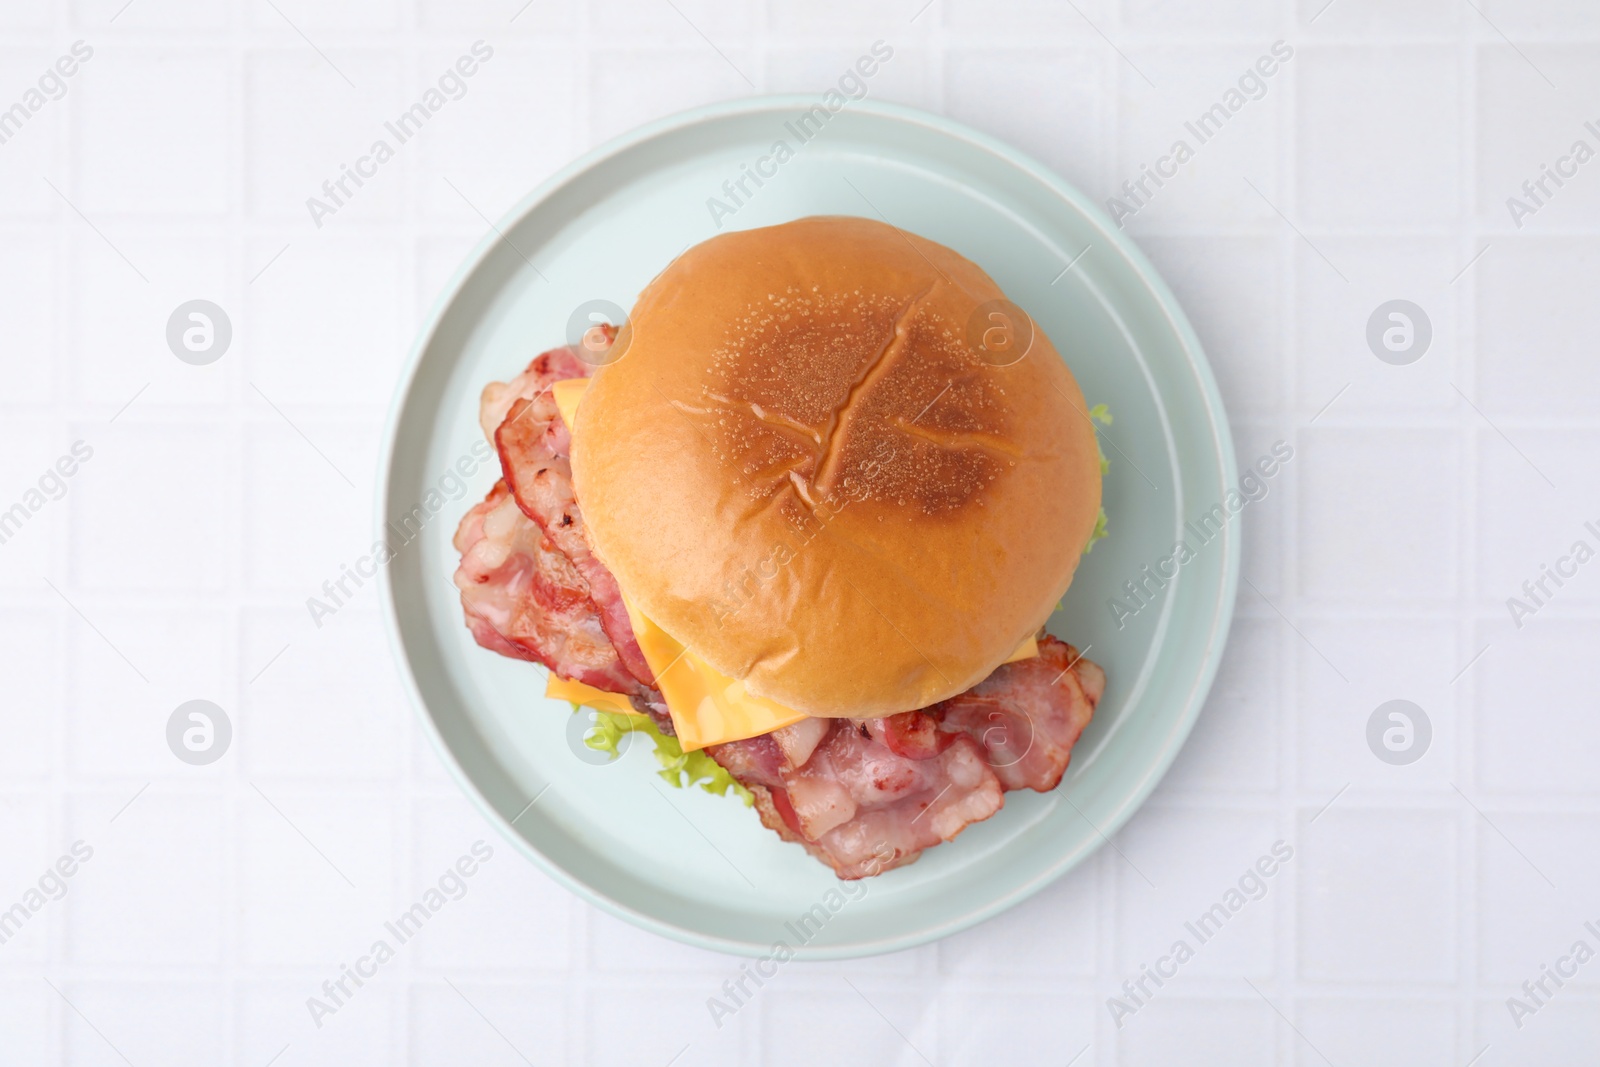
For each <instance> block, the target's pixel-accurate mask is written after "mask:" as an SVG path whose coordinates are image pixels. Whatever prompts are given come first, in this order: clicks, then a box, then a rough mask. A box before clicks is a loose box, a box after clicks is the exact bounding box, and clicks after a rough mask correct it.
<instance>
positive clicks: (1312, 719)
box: [1295, 618, 1464, 796]
mask: <svg viewBox="0 0 1600 1067" xmlns="http://www.w3.org/2000/svg"><path fill="white" fill-rule="evenodd" d="M1296 625H1297V626H1298V627H1299V628H1300V631H1301V633H1303V634H1304V635H1305V640H1301V639H1300V638H1299V637H1296V638H1295V654H1296V657H1297V660H1298V664H1299V667H1298V670H1297V672H1296V675H1297V678H1298V689H1299V691H1298V693H1297V695H1296V697H1295V711H1296V715H1297V722H1298V727H1297V729H1298V743H1297V745H1296V750H1297V753H1298V774H1299V779H1300V782H1301V784H1302V785H1305V786H1309V787H1311V788H1313V789H1315V790H1319V791H1326V793H1327V794H1328V795H1329V796H1332V795H1333V793H1334V792H1335V791H1336V790H1338V789H1339V788H1340V787H1342V786H1344V785H1345V784H1347V783H1350V782H1355V783H1357V785H1358V786H1360V785H1371V786H1378V787H1382V788H1388V789H1430V788H1439V789H1447V788H1448V787H1449V783H1450V782H1451V781H1453V780H1455V778H1456V775H1457V771H1456V748H1457V732H1458V731H1457V726H1456V718H1457V716H1456V707H1457V694H1458V693H1459V692H1460V689H1459V687H1458V686H1455V685H1452V684H1451V679H1452V678H1454V677H1455V675H1456V674H1457V672H1458V671H1459V670H1460V668H1461V666H1462V663H1463V662H1464V661H1463V660H1462V658H1461V655H1460V652H1459V650H1458V648H1457V646H1456V625H1455V623H1453V622H1449V621H1444V620H1441V621H1438V622H1430V621H1423V620H1407V621H1396V620H1390V619H1381V618H1379V619H1358V620H1343V619H1341V620H1325V619H1301V620H1300V621H1299V622H1298V623H1297V624H1296ZM1323 657H1327V658H1326V659H1324V658H1323ZM1330 661H1331V664H1332V665H1331V666H1330ZM1336 672H1343V673H1344V675H1345V676H1346V678H1348V679H1349V680H1348V681H1345V680H1344V679H1341V678H1340V677H1339V674H1338V673H1336ZM1391 700H1409V701H1411V702H1412V703H1414V704H1416V705H1417V706H1418V707H1420V708H1421V709H1422V710H1423V713H1424V714H1425V715H1427V717H1428V724H1429V729H1430V731H1431V737H1430V740H1429V742H1428V746H1427V749H1426V750H1425V751H1423V752H1422V753H1421V754H1420V756H1419V757H1418V758H1417V759H1416V761H1415V762H1412V763H1408V764H1404V765H1401V766H1395V765H1392V764H1388V763H1385V762H1384V761H1383V760H1381V759H1379V758H1378V757H1377V756H1376V755H1374V754H1373V752H1372V750H1371V749H1370V748H1369V747H1368V745H1367V722H1368V720H1369V719H1371V717H1372V715H1373V713H1374V712H1375V711H1376V710H1377V709H1378V707H1379V706H1380V705H1382V704H1386V703H1388V702H1389V701H1391ZM1386 722H1387V720H1386ZM1386 728H1387V726H1386ZM1416 737H1417V735H1416V734H1415V733H1413V744H1415V741H1416Z"/></svg>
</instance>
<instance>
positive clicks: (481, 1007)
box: [407, 981, 670, 1067]
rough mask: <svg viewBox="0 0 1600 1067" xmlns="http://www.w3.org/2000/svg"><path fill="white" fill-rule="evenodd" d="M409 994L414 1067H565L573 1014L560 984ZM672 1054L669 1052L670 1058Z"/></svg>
mask: <svg viewBox="0 0 1600 1067" xmlns="http://www.w3.org/2000/svg"><path fill="white" fill-rule="evenodd" d="M453 985H454V986H455V988H451V986H448V985H434V984H432V983H429V984H426V985H422V984H418V985H416V986H413V987H412V989H411V995H410V999H409V1004H408V1008H409V1011H408V1012H407V1014H408V1015H409V1016H410V1018H409V1020H408V1022H407V1037H408V1045H409V1048H410V1054H411V1058H410V1059H409V1060H408V1061H407V1062H408V1063H411V1064H414V1065H415V1067H434V1065H436V1067H454V1065H455V1064H460V1063H471V1064H474V1065H477V1064H481V1065H483V1067H501V1065H504V1067H518V1065H522V1067H526V1065H527V1064H529V1063H565V1062H566V1057H567V1031H568V1028H569V1025H570V1014H569V1012H568V1010H567V1005H566V991H565V990H564V989H563V988H562V987H561V986H558V985H552V986H526V985H516V986H512V985H501V984H488V983H485V982H469V981H456V982H453ZM603 996H604V994H602V997H603ZM669 1055H670V1053H669Z"/></svg>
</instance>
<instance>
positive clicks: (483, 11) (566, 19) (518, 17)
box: [416, 0, 584, 36]
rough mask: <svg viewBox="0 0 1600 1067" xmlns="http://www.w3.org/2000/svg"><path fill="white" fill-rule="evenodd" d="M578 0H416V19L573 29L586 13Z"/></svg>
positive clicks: (483, 26) (447, 24)
mask: <svg viewBox="0 0 1600 1067" xmlns="http://www.w3.org/2000/svg"><path fill="white" fill-rule="evenodd" d="M583 10H584V9H583V8H582V7H581V6H580V5H577V4H539V3H529V2H528V0H417V3H416V11H417V15H416V18H417V22H418V24H420V25H422V26H425V27H427V28H429V29H458V28H464V29H475V30H488V31H492V32H493V33H494V34H495V35H497V36H498V35H501V34H503V33H505V32H506V27H507V26H509V27H510V32H512V33H520V34H524V35H527V34H543V33H547V32H549V31H552V30H570V29H572V28H573V27H574V26H575V25H576V24H577V22H578V20H579V19H580V18H581V17H582V15H583Z"/></svg>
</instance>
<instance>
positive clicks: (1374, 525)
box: [1295, 428, 1461, 602]
mask: <svg viewBox="0 0 1600 1067" xmlns="http://www.w3.org/2000/svg"><path fill="white" fill-rule="evenodd" d="M1459 451H1460V450H1459V446H1458V444H1457V441H1456V439H1455V437H1454V435H1452V434H1451V433H1449V432H1448V431H1444V430H1398V429H1385V430H1382V431H1374V430H1343V429H1332V428H1329V429H1318V428H1312V429H1309V430H1306V431H1304V432H1302V433H1301V434H1300V441H1299V445H1298V455H1297V457H1296V460H1295V462H1296V473H1297V474H1298V476H1299V483H1298V484H1299V502H1300V537H1301V544H1300V588H1301V590H1302V591H1303V592H1304V594H1306V595H1308V596H1312V597H1319V598H1326V599H1329V600H1350V599H1355V598H1361V599H1363V600H1364V601H1366V602H1371V600H1372V599H1374V598H1377V599H1380V600H1399V599H1401V598H1412V599H1421V600H1430V599H1431V600H1444V599H1446V598H1448V597H1449V596H1451V594H1452V592H1453V590H1454V587H1455V577H1456V545H1457V536H1458V535H1457V532H1456V531H1457V526H1458V522H1457V517H1456V513H1455V512H1456V506H1457V495H1456V486H1457V485H1458V484H1459V482H1460V478H1461V465H1460V458H1459Z"/></svg>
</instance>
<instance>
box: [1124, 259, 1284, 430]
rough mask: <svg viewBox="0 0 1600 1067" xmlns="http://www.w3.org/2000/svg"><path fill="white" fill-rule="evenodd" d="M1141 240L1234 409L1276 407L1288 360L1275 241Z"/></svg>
mask: <svg viewBox="0 0 1600 1067" xmlns="http://www.w3.org/2000/svg"><path fill="white" fill-rule="evenodd" d="M1140 245H1141V247H1143V248H1144V250H1145V252H1146V253H1147V254H1148V255H1149V256H1150V259H1151V261H1152V262H1154V263H1155V265H1156V269H1157V270H1159V271H1160V272H1161V276H1162V278H1163V279H1164V280H1165V281H1166V282H1167V284H1168V285H1170V286H1171V287H1172V291H1173V292H1174V293H1175V294H1176V295H1177V297H1178V301H1179V303H1180V304H1182V306H1183V309H1184V311H1185V313H1186V314H1187V315H1188V316H1189V321H1190V322H1191V323H1193V324H1194V328H1195V332H1196V333H1197V334H1199V335H1200V343H1201V344H1202V345H1204V346H1205V350H1206V356H1207V358H1208V360H1209V361H1210V363H1211V369H1212V370H1213V371H1214V372H1216V375H1217V384H1218V385H1219V386H1220V387H1221V389H1222V399H1223V401H1224V402H1225V403H1226V404H1227V407H1228V411H1229V413H1230V414H1231V413H1234V412H1253V411H1272V410H1276V409H1277V408H1278V406H1279V405H1280V404H1281V402H1282V400H1281V394H1282V391H1283V387H1282V380H1283V372H1284V367H1285V364H1286V361H1285V360H1284V358H1283V328H1282V321H1281V318H1280V309H1281V308H1282V307H1283V306H1284V296H1285V293H1284V292H1283V289H1284V286H1283V283H1282V279H1283V266H1282V263H1281V262H1280V254H1279V246H1278V242H1277V241H1276V240H1274V239H1272V238H1260V237H1147V238H1144V239H1143V240H1142V241H1141V242H1140ZM1241 458H1242V459H1245V460H1248V459H1249V457H1241Z"/></svg>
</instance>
